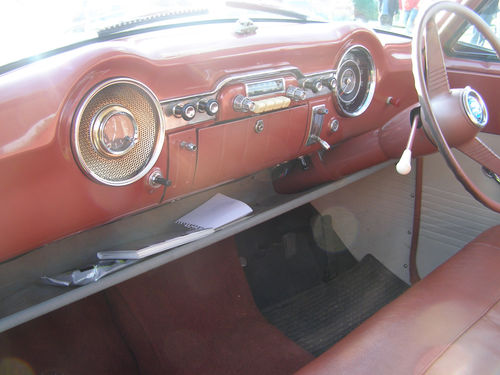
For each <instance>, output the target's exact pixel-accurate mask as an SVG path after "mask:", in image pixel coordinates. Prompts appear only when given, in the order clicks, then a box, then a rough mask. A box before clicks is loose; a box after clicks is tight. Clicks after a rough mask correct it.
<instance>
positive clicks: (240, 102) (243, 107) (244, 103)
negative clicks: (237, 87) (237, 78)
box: [233, 95, 255, 112]
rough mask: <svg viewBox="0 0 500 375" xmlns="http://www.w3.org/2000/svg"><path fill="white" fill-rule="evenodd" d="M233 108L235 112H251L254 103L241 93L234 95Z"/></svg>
mask: <svg viewBox="0 0 500 375" xmlns="http://www.w3.org/2000/svg"><path fill="white" fill-rule="evenodd" d="M233 109H234V110H235V111H236V112H248V111H250V112H253V110H254V109H255V103H254V102H253V101H252V100H251V99H249V98H247V97H246V96H243V95H236V97H235V98H234V100H233Z"/></svg>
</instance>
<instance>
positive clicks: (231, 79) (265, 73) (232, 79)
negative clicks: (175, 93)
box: [160, 66, 336, 105]
mask: <svg viewBox="0 0 500 375" xmlns="http://www.w3.org/2000/svg"><path fill="white" fill-rule="evenodd" d="M335 73H336V71H335V70H326V71H323V72H317V73H310V74H302V72H301V71H300V70H299V68H297V67H295V66H289V67H283V68H277V69H265V70H258V71H254V72H249V73H242V74H235V75H231V76H227V77H225V78H223V79H222V80H221V81H219V82H218V83H217V85H216V86H215V88H214V89H213V90H211V91H208V92H204V93H200V94H195V95H188V96H181V97H177V98H172V99H165V100H161V101H160V104H161V105H164V104H168V103H171V102H177V101H184V100H190V99H193V98H199V97H204V96H209V95H214V94H216V93H217V92H218V91H219V90H220V89H221V88H223V87H224V86H226V85H227V84H229V83H242V82H244V81H246V80H249V79H260V78H262V79H266V78H272V77H275V76H277V75H278V76H279V75H283V74H292V75H293V76H295V78H297V80H299V79H304V78H308V77H314V76H318V75H325V76H326V75H332V76H334V75H335ZM277 78H281V77H277Z"/></svg>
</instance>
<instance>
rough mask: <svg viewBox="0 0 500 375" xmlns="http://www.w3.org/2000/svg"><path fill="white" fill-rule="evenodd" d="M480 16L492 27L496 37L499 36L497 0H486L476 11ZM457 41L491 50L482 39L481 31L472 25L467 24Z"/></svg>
mask: <svg viewBox="0 0 500 375" xmlns="http://www.w3.org/2000/svg"><path fill="white" fill-rule="evenodd" d="M478 13H479V15H480V16H481V18H482V19H483V20H484V21H485V22H486V23H487V24H488V25H490V27H491V28H492V29H493V32H494V33H495V35H496V36H497V37H500V24H499V22H500V15H499V14H498V0H488V1H487V2H486V4H485V5H484V6H483V7H482V8H481V10H480V11H479V12H478ZM458 41H459V42H461V43H463V44H466V45H470V46H475V47H481V48H484V49H488V50H490V51H493V48H492V47H491V45H490V44H489V43H488V41H486V40H485V39H484V37H483V36H482V35H481V33H480V32H479V31H478V30H477V29H476V28H475V27H474V26H472V25H469V26H468V27H467V29H466V30H465V32H464V33H463V34H462V36H461V37H460V39H459V40H458Z"/></svg>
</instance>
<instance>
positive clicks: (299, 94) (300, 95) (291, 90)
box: [285, 86, 307, 102]
mask: <svg viewBox="0 0 500 375" xmlns="http://www.w3.org/2000/svg"><path fill="white" fill-rule="evenodd" d="M285 95H286V96H288V97H289V98H290V99H292V100H295V101H296V102H297V101H300V100H306V98H307V94H306V92H305V91H304V90H302V89H301V88H299V87H296V86H288V87H287V89H286V93H285Z"/></svg>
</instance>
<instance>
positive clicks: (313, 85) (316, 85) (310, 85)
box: [304, 79, 323, 93]
mask: <svg viewBox="0 0 500 375" xmlns="http://www.w3.org/2000/svg"><path fill="white" fill-rule="evenodd" d="M304 88H306V89H309V90H311V91H312V92H314V93H317V92H319V91H321V90H322V89H323V83H321V81H320V80H319V79H311V80H306V81H304Z"/></svg>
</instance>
